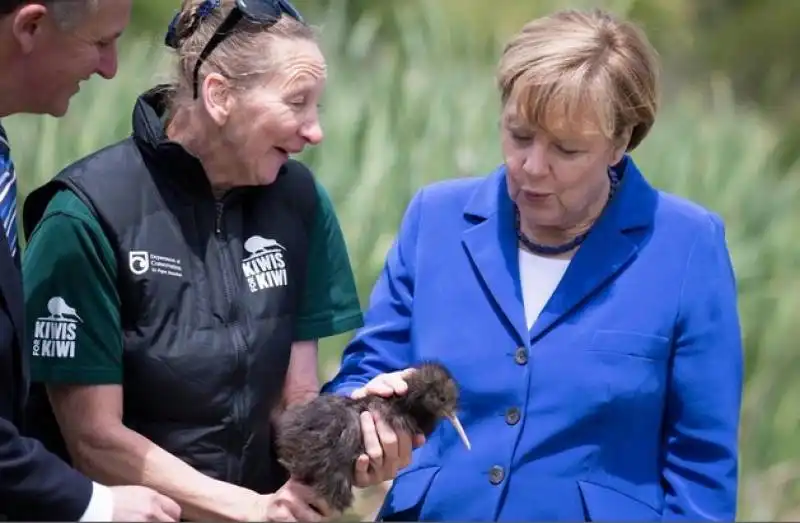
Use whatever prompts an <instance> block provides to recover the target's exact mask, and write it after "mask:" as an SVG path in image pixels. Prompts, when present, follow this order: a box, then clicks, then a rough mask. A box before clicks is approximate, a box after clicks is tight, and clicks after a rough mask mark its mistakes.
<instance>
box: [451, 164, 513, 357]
mask: <svg viewBox="0 0 800 523" xmlns="http://www.w3.org/2000/svg"><path fill="white" fill-rule="evenodd" d="M465 217H466V218H467V219H468V220H469V221H471V222H473V223H475V224H474V225H472V226H471V227H468V228H467V230H466V231H464V233H463V236H462V242H463V244H464V247H465V248H466V251H467V255H468V256H469V258H470V260H471V261H472V264H473V267H474V268H475V272H476V273H477V275H478V278H479V279H480V280H481V282H482V283H483V286H484V290H485V292H486V293H487V294H488V297H489V299H490V300H491V301H492V302H493V304H494V306H495V308H496V309H497V311H498V312H499V315H500V316H501V318H502V319H504V320H505V321H506V323H507V325H508V327H509V329H510V330H511V332H513V333H514V334H515V336H516V338H517V340H516V341H517V343H519V344H521V345H525V344H527V342H526V341H525V340H526V339H527V338H528V329H527V328H526V323H525V309H524V307H523V303H522V291H521V288H520V284H519V258H518V254H517V252H518V251H517V238H516V233H515V231H514V220H513V214H512V207H511V200H510V198H509V197H508V191H507V189H506V183H505V170H504V168H503V167H502V166H501V167H500V168H498V169H497V170H495V172H494V173H492V174H491V175H490V176H489V177H488V178H487V179H486V181H485V182H484V183H482V184H481V185H480V186H479V187H478V189H477V190H476V191H475V194H474V195H473V198H472V200H471V201H470V203H469V204H468V205H467V207H466V209H465Z"/></svg>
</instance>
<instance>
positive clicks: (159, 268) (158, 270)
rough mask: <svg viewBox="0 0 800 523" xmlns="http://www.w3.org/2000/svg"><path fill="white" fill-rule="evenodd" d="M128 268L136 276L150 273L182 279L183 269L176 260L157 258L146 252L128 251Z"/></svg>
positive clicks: (165, 257)
mask: <svg viewBox="0 0 800 523" xmlns="http://www.w3.org/2000/svg"><path fill="white" fill-rule="evenodd" d="M128 267H130V269H131V272H132V273H133V274H135V275H136V276H141V275H142V274H144V273H146V272H147V271H150V272H152V273H154V274H164V275H166V276H174V277H176V278H183V267H182V266H181V261H180V260H178V259H177V258H168V257H167V256H157V255H155V254H152V253H150V252H148V251H130V252H129V253H128Z"/></svg>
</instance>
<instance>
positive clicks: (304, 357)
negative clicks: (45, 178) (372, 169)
mask: <svg viewBox="0 0 800 523" xmlns="http://www.w3.org/2000/svg"><path fill="white" fill-rule="evenodd" d="M167 44H168V45H169V46H171V47H173V48H174V49H176V51H177V55H178V59H179V60H178V78H177V81H176V82H175V84H174V85H163V86H158V87H156V88H154V89H152V90H150V91H148V92H147V93H145V94H143V95H142V96H141V97H140V98H139V99H138V100H137V102H136V104H135V108H134V111H133V133H132V136H131V137H130V138H128V139H125V140H123V141H121V142H119V143H116V144H114V145H111V146H109V147H107V148H104V149H103V150H100V151H98V152H95V153H94V154H91V155H90V156H88V157H87V158H84V159H82V160H80V161H78V162H76V163H75V164H73V165H71V166H69V167H67V168H66V169H65V170H64V171H63V172H62V173H60V174H59V175H58V176H57V177H56V178H55V179H54V180H53V181H51V182H50V183H48V184H46V185H45V186H43V187H42V188H40V189H38V190H37V191H35V192H34V193H32V194H31V195H30V196H29V197H28V199H27V201H26V205H25V209H24V225H25V231H26V234H27V235H29V246H28V249H27V253H26V258H25V262H24V272H25V278H26V281H27V283H28V285H27V289H26V290H27V296H26V302H27V305H26V306H27V314H28V318H29V324H28V329H29V340H30V344H31V348H30V350H31V354H32V356H31V357H32V362H33V363H32V365H33V369H32V370H33V375H34V379H35V381H38V382H39V383H38V384H37V386H38V389H37V390H34V397H33V398H32V404H33V405H35V406H36V411H35V412H32V413H31V419H34V420H35V421H36V425H35V426H33V427H31V431H32V433H34V434H35V435H37V436H38V437H39V438H41V439H42V440H43V441H44V442H45V443H46V444H47V445H48V446H49V447H50V448H51V449H52V450H54V451H57V452H60V453H61V454H62V455H63V456H65V457H71V458H72V461H73V462H74V463H75V465H76V466H78V467H79V468H80V469H82V470H84V471H85V472H86V473H87V474H88V475H90V476H92V477H93V478H95V479H97V480H100V481H103V482H104V483H107V484H119V483H130V482H135V483H140V484H144V485H147V486H150V487H152V488H154V489H156V490H158V491H160V492H162V493H164V494H166V495H169V496H171V497H172V498H173V499H175V500H176V501H177V502H178V503H179V504H180V505H181V506H182V508H183V515H184V517H185V518H187V519H191V520H234V521H254V520H260V521H263V520H275V519H279V520H302V521H319V520H321V519H326V518H329V517H331V516H333V514H331V511H330V510H329V509H328V507H326V506H325V505H324V503H323V502H321V501H320V500H318V499H317V498H316V497H315V496H314V495H313V494H312V493H311V492H310V490H309V489H308V488H307V487H306V486H304V485H301V484H299V483H297V482H295V481H293V480H291V479H289V478H287V477H286V473H285V470H284V469H283V468H282V467H281V466H280V465H279V464H278V462H277V460H276V457H275V453H274V447H273V441H274V436H273V434H272V427H271V419H273V418H274V416H275V414H276V413H277V412H280V410H281V409H283V408H285V407H286V406H287V405H289V404H292V403H294V402H301V401H306V400H308V399H310V398H312V397H314V396H315V395H316V394H317V393H318V390H319V383H318V378H317V340H318V339H320V338H323V337H327V336H333V335H336V334H340V333H343V332H346V331H349V330H351V329H354V328H357V327H359V326H360V325H361V324H362V315H361V310H360V306H359V302H358V297H357V295H356V290H355V285H354V281H353V275H352V271H351V267H350V263H349V260H348V255H347V251H346V247H345V244H344V240H343V237H342V233H341V230H340V228H339V224H338V221H337V218H336V214H335V213H334V210H333V207H332V204H331V202H330V200H329V199H328V196H327V195H326V193H325V191H324V189H323V188H322V187H321V186H320V185H319V184H318V183H317V182H316V181H315V180H314V177H313V176H312V174H311V173H310V172H309V170H308V169H307V168H306V167H305V166H304V165H303V164H301V163H300V162H298V161H295V160H293V159H290V155H292V154H297V153H300V152H301V151H302V150H303V149H304V148H305V147H306V146H309V145H316V144H318V143H320V141H321V140H322V130H321V128H320V123H319V120H318V111H317V106H318V101H319V99H320V96H321V94H322V91H323V88H324V84H325V75H326V71H325V60H324V58H323V56H322V54H321V52H320V49H319V47H318V45H317V43H316V41H315V33H314V32H313V30H312V29H311V28H310V27H309V26H308V25H307V24H306V23H304V22H303V21H302V18H301V17H300V15H299V13H297V11H296V10H295V9H294V8H293V7H292V6H291V5H290V4H288V2H285V1H283V0H280V1H278V0H260V1H256V0H252V1H249V2H247V3H245V2H244V1H236V2H234V1H233V0H223V1H220V0H216V1H214V0H205V1H199V0H192V1H184V4H183V6H182V9H181V11H180V12H179V13H178V15H177V16H176V18H175V19H174V20H173V23H172V24H171V25H170V30H169V32H168V34H167ZM45 390H46V392H45ZM48 396H49V402H48V399H47V397H48ZM51 409H52V411H51ZM53 413H54V414H55V415H54V416H53V415H52V414H53ZM48 420H49V424H48ZM365 424H366V425H365V430H366V431H368V432H369V431H371V434H374V433H376V432H377V429H376V428H375V425H378V423H372V424H369V423H367V422H366V421H365ZM62 434H63V439H62V436H61V435H62ZM403 437H404V438H405V439H406V440H407V439H409V438H408V437H407V436H403ZM402 439H403V438H401V443H398V444H397V445H396V446H395V447H394V448H395V450H394V451H392V449H391V448H388V447H389V446H387V448H386V449H383V452H384V454H385V456H386V459H385V460H384V465H383V467H381V466H377V465H376V464H374V463H373V466H372V468H371V469H368V468H367V467H366V465H367V464H368V463H369V460H368V459H366V456H364V457H362V459H360V460H359V465H358V467H357V473H358V474H357V476H358V485H359V486H367V485H370V484H375V483H377V482H380V481H383V480H385V479H387V477H388V476H390V475H391V474H392V472H393V471H394V470H395V469H396V468H397V466H398V462H399V463H401V464H402V463H403V462H404V461H405V462H407V461H408V460H409V459H410V447H411V446H412V445H411V443H410V442H409V441H403V440H402ZM376 441H378V440H377V438H374V437H373V438H371V442H372V445H373V447H374V446H375V444H376V443H375V442H376ZM398 447H399V448H402V449H404V450H403V451H398V450H397V448H398ZM373 450H374V449H373ZM378 450H379V451H381V449H378ZM393 452H394V453H393Z"/></svg>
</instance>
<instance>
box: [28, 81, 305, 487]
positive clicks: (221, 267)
mask: <svg viewBox="0 0 800 523" xmlns="http://www.w3.org/2000/svg"><path fill="white" fill-rule="evenodd" d="M163 102H164V99H163V97H162V95H161V94H160V91H159V88H157V89H155V90H153V91H151V92H148V93H145V95H143V96H142V97H140V99H139V100H138V102H137V104H136V107H135V110H134V118H133V124H134V132H133V136H132V137H131V138H128V139H126V140H123V141H122V142H120V143H117V144H114V145H111V146H109V147H107V148H105V149H103V150H100V151H99V152H96V153H94V154H92V155H90V156H89V157H87V158H84V159H82V160H80V161H78V162H77V163H75V164H73V165H71V166H69V167H68V168H66V169H65V170H64V171H63V172H61V173H60V174H59V175H58V176H56V178H55V179H54V180H52V181H51V182H49V183H48V184H46V185H44V186H43V187H41V188H39V189H38V190H36V191H35V192H33V193H32V194H31V195H29V196H28V198H27V200H26V203H25V208H24V215H23V220H24V229H25V234H26V236H27V235H30V233H31V231H33V229H34V227H35V226H36V224H37V223H38V222H39V220H40V219H41V216H42V214H43V212H44V210H45V207H46V205H47V203H48V202H49V200H50V199H51V197H52V195H53V194H54V192H55V191H56V190H57V189H59V188H61V187H64V186H66V187H69V188H70V189H72V190H73V191H74V192H75V193H76V194H77V195H78V196H79V197H80V198H81V199H82V200H83V201H84V202H86V203H87V204H88V205H89V207H90V209H92V210H93V212H94V213H95V215H96V216H97V217H98V219H99V221H100V223H101V225H102V227H103V229H104V231H105V234H106V236H107V238H108V239H109V240H110V243H111V245H112V247H113V249H114V250H115V252H116V258H117V263H118V271H119V278H118V284H117V288H118V291H119V295H120V300H121V314H122V330H123V339H124V356H123V365H124V398H125V404H124V423H125V425H126V426H128V427H129V428H131V429H133V430H135V431H137V432H139V433H140V434H142V435H144V436H145V437H147V438H149V439H150V440H152V441H153V442H154V443H156V444H157V445H159V446H161V447H162V448H164V449H165V450H167V451H168V452H170V453H172V454H174V455H176V456H178V457H179V458H181V459H183V460H184V461H186V462H187V463H189V464H190V465H192V466H193V467H195V468H196V469H198V470H199V471H201V472H203V473H205V474H208V475H210V476H212V477H214V478H218V479H221V480H224V481H227V482H231V483H234V484H238V485H242V486H245V487H248V488H251V489H253V490H256V491H258V492H262V493H266V492H272V491H274V490H275V489H277V488H278V487H280V485H281V484H282V483H283V482H284V481H285V479H286V474H285V470H283V468H282V467H281V466H280V465H279V464H278V463H277V461H276V458H275V454H274V450H273V444H272V442H273V437H272V433H271V427H270V411H271V410H272V408H273V407H275V405H276V404H278V403H279V401H280V399H281V391H282V389H283V384H284V378H285V374H286V370H287V367H288V364H289V354H290V347H291V344H292V339H293V330H294V328H293V327H294V319H295V316H296V311H297V309H298V305H299V300H300V298H301V296H302V292H303V283H304V280H305V274H306V265H307V262H306V258H307V253H308V236H309V229H310V226H311V223H312V220H313V217H314V213H315V212H317V193H316V187H315V185H314V179H313V176H312V174H311V172H310V171H309V170H308V169H307V168H306V167H305V166H303V165H302V164H301V163H299V162H297V161H294V160H290V161H289V162H287V163H286V164H285V165H284V166H283V168H282V169H281V171H280V173H279V175H278V178H277V180H276V181H275V182H274V183H272V184H270V185H268V186H260V187H247V188H240V189H235V190H233V191H231V192H229V193H228V194H227V195H226V196H225V197H224V198H223V199H221V200H217V199H215V198H214V196H213V195H212V192H211V188H210V186H209V184H208V181H207V178H206V176H205V173H204V171H203V169H202V167H201V165H200V163H199V161H197V160H196V159H195V158H194V157H192V156H190V155H189V154H188V153H187V152H186V151H185V150H184V149H183V148H182V147H180V146H179V145H178V144H176V143H174V142H169V141H168V140H167V139H166V138H165V137H164V134H163V125H162V123H161V121H160V117H161V114H162V113H163V110H164V108H163ZM88 277H90V276H88ZM43 396H44V395H43V394H42V393H41V391H39V393H38V394H35V395H34V396H33V397H32V402H34V403H36V404H38V407H36V406H35V407H34V408H38V409H41V408H42V407H41V403H42V402H43V401H44V400H41V399H39V400H36V401H34V398H36V397H39V398H42V397H43ZM30 415H31V417H32V418H33V417H38V418H39V419H43V418H42V414H41V412H39V413H31V414H30ZM50 421H51V424H50V426H49V427H46V424H45V423H44V421H43V422H41V423H40V424H39V427H40V429H39V430H38V434H35V435H36V436H38V437H40V438H42V439H44V440H45V442H46V443H48V442H50V443H49V445H50V446H51V447H53V448H54V450H56V451H60V453H61V454H62V455H63V453H64V447H63V442H62V441H60V436H57V435H56V433H57V429H56V428H55V426H54V425H52V417H51V418H50ZM59 447H60V448H59Z"/></svg>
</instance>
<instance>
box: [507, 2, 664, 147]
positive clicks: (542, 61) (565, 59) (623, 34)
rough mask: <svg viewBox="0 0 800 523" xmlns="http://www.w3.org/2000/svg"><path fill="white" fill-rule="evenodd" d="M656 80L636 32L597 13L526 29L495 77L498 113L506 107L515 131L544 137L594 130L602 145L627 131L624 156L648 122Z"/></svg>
mask: <svg viewBox="0 0 800 523" xmlns="http://www.w3.org/2000/svg"><path fill="white" fill-rule="evenodd" d="M658 77H659V66H658V58H657V53H656V51H655V49H653V47H652V46H651V45H650V42H649V41H648V40H647V37H646V36H645V34H644V33H643V32H642V31H641V29H639V28H638V27H636V26H635V25H634V24H632V23H630V22H627V21H623V20H620V19H618V18H616V17H614V16H613V15H611V14H610V13H608V12H606V11H602V10H599V9H594V10H591V11H580V10H574V9H569V10H563V11H558V12H556V13H554V14H551V15H549V16H545V17H543V18H538V19H535V20H533V21H531V22H528V23H527V24H526V25H525V26H524V27H523V28H522V30H521V31H520V32H519V33H518V34H517V35H515V36H514V37H513V38H512V39H511V41H510V42H508V44H507V45H506V47H505V49H504V51H503V55H502V58H501V60H500V63H499V67H498V71H497V82H498V87H499V88H500V92H501V99H502V102H503V105H504V106H505V105H506V104H507V103H509V101H513V103H515V104H516V108H515V109H516V116H517V118H518V119H520V120H521V121H522V123H524V124H526V125H529V126H531V128H540V129H544V130H547V131H551V132H554V131H557V130H558V129H556V128H559V129H561V130H563V129H564V127H569V126H577V127H578V128H585V126H586V125H594V126H596V127H597V128H598V129H597V130H599V131H600V132H601V133H603V134H604V135H605V136H606V137H607V138H609V139H619V138H621V137H622V136H624V134H625V131H626V130H627V129H631V135H630V140H629V141H628V144H627V150H629V151H630V150H633V149H634V148H636V147H637V146H638V145H639V144H640V143H641V142H642V140H643V139H644V138H645V136H647V134H648V132H649V131H650V129H651V127H652V126H653V123H654V122H655V116H656V112H657V109H658V98H659V92H658ZM587 111H589V114H587ZM579 117H588V119H590V120H592V121H591V122H586V121H583V122H577V121H576V118H579ZM572 128H574V127H572Z"/></svg>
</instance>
